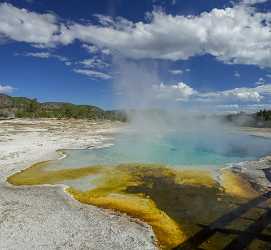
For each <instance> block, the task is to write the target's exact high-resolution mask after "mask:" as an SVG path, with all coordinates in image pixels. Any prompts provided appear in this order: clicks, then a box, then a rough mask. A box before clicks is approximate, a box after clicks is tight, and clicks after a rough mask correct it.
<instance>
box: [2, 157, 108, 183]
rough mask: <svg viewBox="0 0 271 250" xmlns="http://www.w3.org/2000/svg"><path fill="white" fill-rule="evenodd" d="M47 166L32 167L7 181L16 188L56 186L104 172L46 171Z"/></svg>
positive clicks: (92, 169) (98, 168)
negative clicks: (63, 182)
mask: <svg viewBox="0 0 271 250" xmlns="http://www.w3.org/2000/svg"><path fill="white" fill-rule="evenodd" d="M47 164H48V161H47V162H41V163H37V164H34V165H32V166H31V167H29V168H27V169H25V170H23V171H21V172H19V173H16V174H14V175H12V176H10V177H8V178H7V181H8V182H9V183H11V184H13V185H16V186H21V185H42V184H56V183H61V182H62V181H64V180H74V179H79V178H81V177H84V176H88V175H96V174H98V173H100V172H102V171H103V168H102V167H101V166H93V167H85V168H78V169H62V170H56V171H48V170H46V169H45V167H46V166H47Z"/></svg>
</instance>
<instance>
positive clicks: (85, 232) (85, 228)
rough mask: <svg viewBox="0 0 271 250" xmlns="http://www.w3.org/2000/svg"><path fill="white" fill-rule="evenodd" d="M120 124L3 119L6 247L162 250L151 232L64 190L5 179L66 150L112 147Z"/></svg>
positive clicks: (0, 227)
mask: <svg viewBox="0 0 271 250" xmlns="http://www.w3.org/2000/svg"><path fill="white" fill-rule="evenodd" d="M120 127H121V124H119V123H111V122H98V123H96V122H91V121H81V120H69V121H64V120H20V119H16V120H9V121H0V249H10V250H11V249H14V250H15V249H118V250H119V249H156V248H157V247H156V245H155V240H154V239H155V237H154V234H153V232H152V230H151V228H150V227H149V226H148V225H146V224H143V223H141V222H138V221H136V220H133V219H131V218H129V217H127V216H125V215H119V214H116V213H112V212H110V211H108V210H102V209H99V208H96V207H93V206H86V205H82V204H80V203H78V202H77V201H75V200H73V199H72V198H71V197H69V196H68V195H67V194H65V193H64V191H63V187H60V186H58V187H52V186H51V187H50V186H47V187H20V188H18V187H11V186H10V185H8V184H7V183H6V182H5V180H6V177H7V176H9V175H10V174H13V173H15V172H16V171H20V170H22V169H23V168H25V167H27V166H29V165H31V164H32V163H34V162H37V161H41V160H48V159H52V158H55V157H56V153H55V150H57V149H61V148H87V147H91V146H96V147H97V146H102V145H104V144H105V143H108V141H109V139H110V137H111V136H112V134H113V133H116V132H117V131H118V129H119V128H120Z"/></svg>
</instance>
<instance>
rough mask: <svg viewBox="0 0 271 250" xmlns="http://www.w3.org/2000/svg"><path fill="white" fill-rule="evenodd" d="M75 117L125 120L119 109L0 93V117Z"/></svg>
mask: <svg viewBox="0 0 271 250" xmlns="http://www.w3.org/2000/svg"><path fill="white" fill-rule="evenodd" d="M13 117H18V118H59V119H62V118H63V119H64V118H75V119H91V120H112V121H115V120H117V121H126V115H125V114H124V112H121V111H105V110H103V109H101V108H99V107H96V106H91V105H75V104H72V103H65V102H45V103H41V102H38V101H37V100H36V99H29V98H25V97H12V96H8V95H4V94H0V118H13Z"/></svg>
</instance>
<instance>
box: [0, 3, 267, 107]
mask: <svg viewBox="0 0 271 250" xmlns="http://www.w3.org/2000/svg"><path fill="white" fill-rule="evenodd" d="M127 64H128V65H130V66H129V67H128V68H127ZM142 69H144V70H143V71H144V72H141V71H142ZM127 72H128V73H127ZM129 72H130V73H129ZM140 76H142V77H140ZM130 78H134V80H131V79H130ZM270 83H271V1H265V0H242V1H225V0H212V1H211V0H210V1H203V0H202V1H200V0H189V1H186V0H152V1H151V0H142V1H130V0H115V1H112V0H107V1H105V0H99V1H78V0H69V1H68V0H66V1H54V0H43V1H38V0H10V1H0V92H2V93H7V94H11V95H15V96H27V97H31V98H34V97H35V98H38V100H40V101H67V102H73V103H78V104H94V105H98V106H100V107H103V108H106V109H111V108H116V107H121V106H122V105H124V103H123V102H120V101H119V100H120V99H125V98H128V99H134V102H133V103H135V105H136V103H140V100H142V99H144V100H145V99H151V103H154V100H155V101H156V100H159V101H161V100H162V101H163V102H174V103H177V104H178V105H184V106H186V107H187V106H189V105H191V106H195V105H198V106H202V105H206V104H207V105H210V106H216V107H218V109H221V110H241V109H245V110H254V109H260V108H264V107H265V108H269V107H271V85H270ZM145 84H146V86H145ZM121 88H122V89H121ZM143 92H144V93H145V92H147V94H143ZM139 95H140V96H139Z"/></svg>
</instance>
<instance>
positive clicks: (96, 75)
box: [73, 69, 112, 80]
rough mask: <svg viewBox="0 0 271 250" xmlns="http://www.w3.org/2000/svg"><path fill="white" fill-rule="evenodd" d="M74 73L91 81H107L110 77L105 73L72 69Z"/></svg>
mask: <svg viewBox="0 0 271 250" xmlns="http://www.w3.org/2000/svg"><path fill="white" fill-rule="evenodd" d="M73 71H74V72H75V73H78V74H82V75H86V76H88V77H89V78H91V79H102V80H109V79H111V78H112V77H111V76H110V75H108V74H106V73H103V72H99V71H94V70H89V69H74V70H73Z"/></svg>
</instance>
